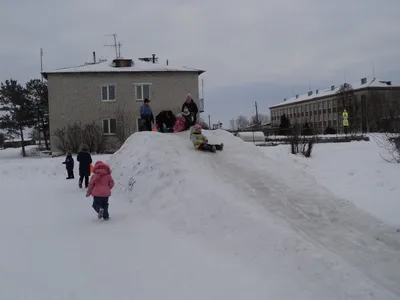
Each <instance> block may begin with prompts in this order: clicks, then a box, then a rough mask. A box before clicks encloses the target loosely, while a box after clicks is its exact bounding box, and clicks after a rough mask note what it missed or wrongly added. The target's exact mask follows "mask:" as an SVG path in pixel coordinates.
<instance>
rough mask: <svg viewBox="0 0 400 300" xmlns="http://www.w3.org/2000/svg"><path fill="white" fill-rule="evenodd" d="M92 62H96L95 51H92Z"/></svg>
mask: <svg viewBox="0 0 400 300" xmlns="http://www.w3.org/2000/svg"><path fill="white" fill-rule="evenodd" d="M93 63H94V64H95V63H96V52H94V51H93Z"/></svg>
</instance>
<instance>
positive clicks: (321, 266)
mask: <svg viewBox="0 0 400 300" xmlns="http://www.w3.org/2000/svg"><path fill="white" fill-rule="evenodd" d="M204 133H205V135H207V136H208V137H209V139H210V142H212V143H213V142H215V143H219V142H223V143H224V144H225V149H224V151H223V152H218V153H216V154H211V153H201V152H198V151H195V150H194V149H193V146H192V145H191V142H190V140H189V137H188V133H187V132H184V133H180V134H161V133H153V132H151V133H148V132H145V133H138V134H134V135H133V136H131V137H130V138H129V139H128V140H127V141H126V143H125V144H124V145H123V147H122V148H121V149H120V150H119V151H118V152H117V153H115V154H114V155H113V156H112V157H111V159H110V161H109V163H110V164H111V166H112V168H113V170H114V173H113V174H114V177H115V179H116V181H117V182H118V183H119V188H118V189H117V190H118V194H119V195H120V196H121V197H122V198H124V199H126V201H129V202H131V203H132V214H133V216H132V217H133V218H135V217H139V216H140V217H144V216H145V217H146V218H151V219H156V220H158V221H160V222H162V223H163V224H164V225H165V226H166V227H167V228H168V229H169V230H171V231H172V232H173V233H174V234H177V235H179V236H181V237H182V238H184V239H187V240H189V239H190V240H193V241H195V242H196V243H199V244H201V245H203V247H206V248H209V250H210V251H216V252H218V253H220V255H224V256H225V257H232V258H234V259H235V260H238V261H240V262H241V263H243V264H244V265H246V266H247V267H248V268H250V269H251V270H252V272H255V274H257V275H256V277H257V278H260V279H261V278H263V279H262V281H263V282H264V284H263V287H259V288H260V289H261V290H262V291H263V295H264V298H265V297H267V298H268V296H271V297H273V296H275V297H276V296H277V295H279V297H278V298H279V299H286V298H287V299H290V298H291V297H293V295H294V294H296V299H303V298H304V299H314V298H315V299H317V298H318V297H321V299H322V298H323V299H330V298H331V299H340V298H346V297H350V296H351V297H353V298H354V299H356V298H357V297H359V298H360V299H363V298H365V297H370V299H373V298H376V299H383V298H385V299H389V298H391V297H394V298H393V299H397V298H396V297H395V295H397V296H398V297H399V296H400V273H399V272H398V270H399V268H400V252H399V250H400V239H399V237H398V233H396V231H395V230H394V229H393V228H390V227H387V226H386V225H384V224H382V223H380V222H378V221H377V220H375V219H374V218H372V217H371V216H370V215H368V214H367V213H364V212H363V211H361V210H359V209H357V208H356V207H354V206H353V205H352V204H351V203H350V202H348V201H345V200H342V199H337V198H336V197H335V196H334V195H333V194H332V193H330V192H329V191H327V190H326V189H324V188H322V187H321V186H319V185H318V183H317V182H315V180H314V179H313V177H311V176H309V175H308V174H307V173H306V172H304V171H302V170H299V169H296V168H293V169H291V168H290V167H288V166H282V165H280V164H279V162H278V161H277V160H274V159H271V158H268V157H267V156H266V155H265V154H264V153H263V152H262V151H261V150H260V148H257V147H255V146H254V145H252V144H249V143H244V142H243V141H242V140H240V139H239V138H236V137H234V136H233V135H231V134H230V133H228V132H225V131H205V132H204ZM133 182H135V183H134V184H133V185H132V183H133ZM204 251H205V253H206V250H205V249H204ZM205 276H206V275H205ZM230 276H232V274H231V275H230ZM221 280H222V281H225V280H230V279H229V278H228V277H227V278H224V279H221ZM232 280H233V279H232ZM235 286H237V284H236V283H235ZM390 294H391V296H390ZM256 295H258V296H259V295H260V294H259V293H258V292H257V291H256V290H255V289H254V288H253V289H252V292H251V293H250V294H248V296H249V297H250V298H257V296H256ZM318 295H319V296H318ZM345 295H347V296H345ZM367 295H368V296H367ZM239 298H240V297H239ZM239 298H238V299H239Z"/></svg>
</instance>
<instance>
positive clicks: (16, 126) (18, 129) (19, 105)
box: [0, 79, 34, 157]
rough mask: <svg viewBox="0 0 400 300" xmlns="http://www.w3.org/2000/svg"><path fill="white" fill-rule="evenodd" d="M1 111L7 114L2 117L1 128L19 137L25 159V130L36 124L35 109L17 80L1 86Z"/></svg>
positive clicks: (0, 120)
mask: <svg viewBox="0 0 400 300" xmlns="http://www.w3.org/2000/svg"><path fill="white" fill-rule="evenodd" d="M0 105H1V106H2V108H1V110H2V111H4V112H6V114H5V115H3V116H1V117H0V128H1V129H5V130H6V131H7V133H8V134H9V135H19V136H20V137H21V143H22V155H23V156H24V157H25V156H26V152H25V145H24V129H26V128H27V127H31V126H32V125H33V124H34V113H33V107H32V105H31V103H30V101H29V99H28V97H27V92H26V90H25V89H24V88H23V87H22V86H21V85H20V84H19V83H18V82H17V81H16V80H12V79H11V80H6V81H5V82H4V83H3V82H2V83H1V86H0Z"/></svg>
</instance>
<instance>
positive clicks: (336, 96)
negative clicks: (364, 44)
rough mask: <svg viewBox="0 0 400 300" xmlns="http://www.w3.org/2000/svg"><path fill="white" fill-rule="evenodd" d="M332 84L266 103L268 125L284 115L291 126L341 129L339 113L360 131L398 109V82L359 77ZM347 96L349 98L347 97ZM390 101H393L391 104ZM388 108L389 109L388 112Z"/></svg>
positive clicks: (275, 122)
mask: <svg viewBox="0 0 400 300" xmlns="http://www.w3.org/2000/svg"><path fill="white" fill-rule="evenodd" d="M344 85H346V84H342V85H337V86H335V85H332V86H331V87H330V88H328V89H325V90H316V91H309V92H308V93H307V94H304V95H295V96H294V97H293V98H291V99H284V101H283V102H281V103H279V104H277V105H273V106H270V113H271V123H272V126H274V127H278V126H279V125H280V119H281V116H282V115H283V114H285V115H286V116H287V117H288V118H289V120H290V123H291V124H292V125H294V124H300V125H304V124H305V123H306V122H307V123H308V124H309V125H310V127H312V128H314V129H316V130H317V131H320V132H323V131H324V130H325V128H326V127H328V126H331V127H333V128H335V129H337V130H338V132H341V131H342V113H343V110H344V109H346V110H347V111H348V113H349V121H350V122H349V123H350V126H351V127H353V128H355V130H360V131H363V132H369V131H374V130H376V129H377V127H378V125H377V124H378V123H379V121H380V120H381V119H383V118H387V117H388V116H389V115H390V114H391V113H393V112H394V110H396V111H397V112H396V113H397V114H398V113H399V112H400V111H399V109H400V85H399V84H396V85H395V84H392V82H390V81H383V80H378V79H376V78H373V79H371V80H369V81H368V80H367V78H362V79H361V80H360V81H359V82H357V83H354V84H351V85H348V86H349V87H350V88H348V89H344V88H343V86H344ZM347 98H349V99H347ZM392 103H397V105H396V107H393V105H392ZM389 110H392V111H391V112H390V111H389Z"/></svg>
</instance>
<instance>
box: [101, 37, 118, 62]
mask: <svg viewBox="0 0 400 300" xmlns="http://www.w3.org/2000/svg"><path fill="white" fill-rule="evenodd" d="M106 36H113V37H114V44H113V45H104V47H113V48H115V56H116V58H121V46H122V44H121V43H120V42H118V43H117V34H116V33H113V34H106Z"/></svg>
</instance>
